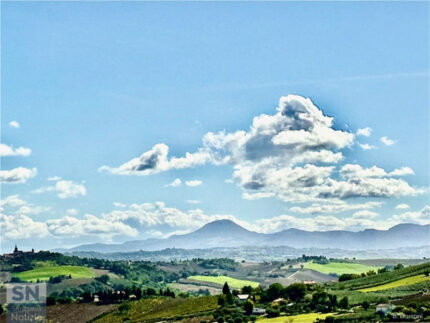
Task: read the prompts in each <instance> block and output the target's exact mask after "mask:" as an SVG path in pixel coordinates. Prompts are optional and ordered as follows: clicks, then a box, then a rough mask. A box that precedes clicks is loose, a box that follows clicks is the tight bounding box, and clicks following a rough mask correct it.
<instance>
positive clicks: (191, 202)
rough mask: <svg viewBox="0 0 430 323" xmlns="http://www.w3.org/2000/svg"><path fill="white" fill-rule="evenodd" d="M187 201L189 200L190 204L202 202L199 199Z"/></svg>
mask: <svg viewBox="0 0 430 323" xmlns="http://www.w3.org/2000/svg"><path fill="white" fill-rule="evenodd" d="M185 202H187V203H188V204H200V203H201V202H200V201H198V200H186V201H185Z"/></svg>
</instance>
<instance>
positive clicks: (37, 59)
mask: <svg viewBox="0 0 430 323" xmlns="http://www.w3.org/2000/svg"><path fill="white" fill-rule="evenodd" d="M428 12H429V11H428V3H426V2H409V3H406V2H405V3H403V2H380V3H350V2H339V3H330V2H318V3H312V2H305V3H299V2H283V3H280V2H271V3H263V2H237V3H227V2H220V3H203V2H169V3H152V2H128V3H121V2H65V3H59V2H40V3H37V2H15V3H13V2H3V3H2V13H1V14H2V21H1V24H2V25H1V27H2V28H1V29H2V35H1V37H2V62H1V63H2V64H1V65H2V66H1V67H2V115H1V116H2V120H1V126H2V131H1V134H2V144H3V145H7V148H6V147H5V146H2V155H3V157H2V170H3V173H2V176H1V177H2V180H3V181H4V183H3V185H2V199H3V202H2V213H3V215H2V222H3V230H4V232H3V241H2V242H3V248H4V249H8V248H10V246H11V245H12V244H14V243H15V242H17V243H19V244H20V245H22V246H23V247H30V246H35V247H36V248H48V247H51V246H52V244H53V243H55V244H58V245H64V246H71V245H75V244H78V243H82V242H92V241H125V240H131V239H136V238H139V239H145V238H148V237H161V236H166V235H168V234H170V233H172V232H187V231H189V230H193V229H195V228H197V227H198V226H200V225H202V224H204V223H205V222H209V221H212V220H214V219H218V218H223V217H229V218H231V219H234V220H235V221H237V222H239V223H241V224H243V225H244V226H247V227H248V228H250V229H255V230H260V231H265V232H269V231H278V230H281V229H285V228H289V227H298V228H303V229H308V230H327V229H350V230H360V229H363V228H367V227H375V228H385V227H387V226H388V225H394V224H396V223H400V222H416V223H421V224H422V223H427V222H429V208H428V206H427V205H428V204H429V195H428V187H429V173H430V172H429V153H430V151H429V108H428V107H429V95H428V88H429V80H428V71H429V61H428V57H429V52H428V48H429V43H428V39H429V34H428V33H429V26H428ZM290 94H293V95H298V96H300V97H286V96H287V95H290ZM281 97H286V98H288V99H286V101H285V102H284V104H285V106H286V109H289V108H288V107H290V105H289V104H293V103H292V102H293V101H294V102H296V103H297V102H299V103H297V104H299V105H300V104H305V103H304V102H305V99H304V98H310V99H311V100H312V102H313V106H314V107H315V108H316V109H317V110H321V111H322V113H323V114H324V115H325V116H330V117H333V118H334V120H333V124H332V125H329V126H328V127H327V129H332V130H333V131H334V132H333V133H332V135H333V138H331V137H330V138H329V139H327V140H328V142H324V143H323V145H324V147H326V148H324V152H331V153H340V154H341V155H342V158H340V159H339V160H337V161H335V162H331V163H328V162H327V161H322V160H317V161H315V160H314V161H312V162H309V161H302V162H299V163H295V162H292V161H291V160H290V159H291V158H292V157H294V156H296V155H294V154H295V153H294V154H293V153H292V152H291V151H288V152H286V150H283V149H284V148H282V149H281V148H279V144H277V145H275V146H276V147H275V148H276V149H278V148H279V149H280V150H276V149H275V148H273V150H270V151H267V152H265V150H264V149H266V148H264V147H257V148H258V149H257V150H258V151H257V153H262V154H266V153H267V155H266V157H267V158H266V159H264V158H260V159H258V160H256V159H253V158H248V157H249V156H248V155H247V156H243V155H240V154H241V152H243V151H242V150H241V149H242V148H244V147H245V146H243V147H241V148H240V147H239V148H237V147H236V146H235V147H236V148H237V150H235V149H236V148H234V149H233V148H231V147H230V148H228V147H227V146H223V147H222V148H219V147H218V148H216V149H215V148H214V147H213V146H211V147H208V146H207V145H206V146H205V144H203V143H202V138H203V137H205V135H206V134H207V133H209V132H212V133H214V134H217V133H219V132H220V131H224V133H223V135H218V136H217V137H216V138H217V140H218V141H223V144H225V145H228V144H227V143H226V142H225V139H226V137H228V135H229V134H231V135H232V136H233V134H235V133H236V132H237V131H240V130H243V131H246V134H244V138H245V137H246V138H248V139H249V138H251V137H252V138H251V139H252V140H254V139H255V140H257V139H256V138H257V137H258V136H259V135H256V136H257V137H253V135H252V133H251V131H250V127H251V125H252V124H253V118H254V117H257V116H260V115H262V114H267V115H271V116H272V117H273V118H275V117H274V116H275V115H276V113H277V110H276V109H277V107H278V105H279V104H280V103H279V101H280V98H281ZM302 97H303V98H302ZM11 121H16V122H17V123H18V125H19V127H16V126H17V125H16V124H12V126H11V125H10V122H11ZM296 121H297V120H296ZM318 122H320V121H318ZM321 122H323V121H321ZM323 123H324V122H323ZM13 125H15V126H13ZM365 128H371V131H370V134H369V131H362V132H361V133H362V135H358V134H357V131H358V129H365ZM324 129H325V128H324ZM324 129H323V130H324ZM327 129H325V130H327ZM281 130H282V129H281ZM284 130H285V129H284ZM296 130H297V129H296ZM302 130H303V129H302ZM305 130H306V131H307V130H309V129H305ZM315 133H316V134H318V132H315ZM363 133H364V135H363ZM347 134H350V136H349V137H347ZM287 135H292V133H289V134H287ZM343 135H345V138H344V139H345V141H344V142H342V143H340V142H335V141H336V140H337V139H336V138H340V137H342V136H343ZM366 135H369V136H366ZM236 136H237V137H239V134H238V133H236ZM382 137H386V138H388V141H387V140H385V142H386V143H391V142H390V140H392V143H393V144H391V145H386V144H384V143H383V142H382V141H381V138H382ZM288 138H290V139H288V140H291V138H292V137H288ZM242 139H243V138H242ZM242 139H238V141H237V142H234V143H233V144H234V145H240V144H239V142H242V141H240V140H242ZM248 139H246V140H248ZM272 139H273V138H272ZM296 139H297V138H296ZM244 140H245V139H244ZM275 140H276V139H275ZM283 140H285V138H283ZM300 140H305V138H300ZM312 140H314V139H312ZM157 144H164V145H166V146H167V147H169V153H168V157H167V159H166V160H165V161H167V162H168V161H169V160H170V158H171V157H184V156H185V154H186V153H187V152H189V153H191V154H192V155H191V157H190V158H191V159H193V158H194V157H195V155H193V154H194V153H195V152H197V151H199V149H200V150H201V151H203V153H204V154H206V155H207V156H206V155H205V156H206V157H205V158H204V159H205V160H204V161H203V162H200V163H199V164H198V165H196V164H192V165H191V166H190V167H183V168H179V167H177V166H175V165H174V163H171V164H169V165H170V166H168V167H167V168H166V167H164V168H163V166H160V165H161V164H160V165H155V166H154V165H152V166H154V167H153V169H152V170H150V171H149V174H143V173H142V172H141V171H140V172H139V171H130V169H127V165H126V166H124V169H126V171H125V172H121V171H118V169H119V167H120V166H121V165H123V164H125V163H127V162H129V161H131V160H132V159H133V158H136V157H139V156H141V155H142V154H143V153H145V152H148V154H149V155H151V154H152V155H151V156H153V157H154V156H156V157H157V156H158V155H156V154H153V152H151V151H152V150H151V149H152V147H154V146H155V145H157ZM212 144H213V143H212ZM212 144H211V145H212ZM230 144H231V143H230ZM233 144H232V145H233ZM284 144H285V143H284ZM360 144H361V145H364V144H368V146H367V148H370V149H363V148H362V147H361V146H360ZM280 145H281V146H282V145H283V144H282V143H281V144H280ZM19 147H24V148H27V150H20V151H19V152H17V151H16V149H17V148H19ZM163 147H164V146H163ZM282 147H285V146H282ZM300 147H301V148H300V149H302V148H303V147H305V148H303V149H304V150H306V149H308V148H309V147H310V146H309V145H308V146H306V145H305V146H300ZM306 147H307V148H306ZM327 147H329V148H327ZM363 147H366V146H363ZM9 148H10V149H15V150H10V149H9ZM248 148H249V147H248ZM248 148H246V147H245V148H244V149H245V150H246V149H248ZM8 149H9V150H8ZM28 149H31V153H29V151H28ZM313 149H314V148H312V149H310V150H312V151H314V150H313ZM318 149H319V148H318ZM11 151H12V152H11ZM306 151H308V150H306ZM236 153H238V154H239V155H240V157H237V156H236ZM247 153H249V150H247ZM254 153H255V151H254ZM302 153H304V152H303V151H301V154H302ZM10 155H17V156H10ZM220 155H222V156H221V157H222V158H226V159H225V160H221V159H220ZM235 156H236V157H237V158H236V157H235ZM297 156H298V155H297ZM297 156H296V157H297ZM300 156H302V155H300ZM338 156H339V155H338ZM302 157H303V156H302ZM191 159H190V160H191ZM227 159H228V161H227ZM269 159H270V162H269ZM142 160H143V159H141V161H140V162H141V163H142ZM193 160H194V159H193ZM143 162H145V161H143ZM161 162H162V161H161ZM308 164H312V165H314V166H315V167H316V168H315V169H313V170H312V172H313V173H312V180H315V181H316V182H315V183H318V184H316V185H314V187H313V188H312V187H311V188H310V189H311V191H310V192H313V193H314V192H316V189H317V188H321V189H327V190H328V189H329V188H330V189H332V188H333V187H332V186H330V187H328V186H327V187H325V185H326V184H327V183H328V182H330V181H331V180H334V181H336V185H343V183H344V182H348V181H349V182H348V183H349V184H350V182H352V181H353V180H354V179H355V180H356V179H357V178H352V177H351V176H352V175H345V172H346V168H344V170H345V172H343V173H342V172H341V169H342V167H344V166H345V165H359V167H360V168H361V170H360V169H359V168H357V166H354V167H353V169H354V172H355V173H354V176H358V177H360V176H362V178H361V177H360V180H363V178H364V182H361V186H362V187H370V186H371V187H373V185H375V187H374V189H375V190H374V191H372V192H369V191H365V190H364V191H360V192H359V193H354V194H351V196H347V195H345V194H346V193H345V194H344V195H339V194H340V193H339V194H337V193H336V194H337V195H336V194H334V193H333V192H332V193H330V194H329V195H330V196H328V195H327V192H326V191H324V192H323V193H324V194H323V193H321V194H320V195H318V197H315V198H313V199H312V198H309V199H308V200H306V201H304V200H303V199H302V197H303V196H301V195H300V194H302V195H303V190H302V188H300V192H298V191H297V190H296V189H294V187H297V182H294V181H291V182H290V181H289V180H288V179H291V178H294V176H295V175H294V174H296V173H294V170H296V171H299V170H300V171H303V172H307V173H306V174H307V175H309V174H308V173H309V172H310V168H306V165H308ZM102 166H107V167H106V168H105V170H104V171H103V170H100V167H102ZM373 166H377V167H378V169H375V168H374V169H373V171H375V172H376V173H377V174H373V175H372V174H371V175H369V173H366V172H363V171H362V170H366V169H371V167H373ZM19 167H22V168H20V169H18V171H16V172H15V173H13V174H12V173H10V172H11V171H12V170H14V169H17V168H19ZM145 167H148V165H146V166H145ZM181 167H182V166H181ZM323 167H333V169H332V170H331V172H330V174H327V172H329V170H327V169H326V168H325V172H326V173H318V175H316V174H315V172H314V171H315V170H321V172H322V171H323V170H324V169H323ZM405 167H407V168H408V169H406V168H405ZM24 169H26V170H24ZM251 169H252V170H251ZM381 169H382V170H384V171H385V174H382V173H381ZM396 169H397V170H402V171H399V172H398V173H397V174H400V173H401V175H393V174H394V173H391V175H390V172H393V171H394V170H396ZM272 171H273V172H272ZM292 172H293V173H292ZM17 174H18V175H17ZM249 174H251V175H252V176H251V177H253V180H254V179H255V178H257V177H258V181H259V182H258V184H259V185H258V186H259V187H258V188H255V187H253V189H251V190H250V189H249V187H251V186H252V185H250V182H247V181H248V180H249V178H248V177H249ZM342 174H343V175H342ZM12 175H14V176H12ZM309 176H310V175H309ZM342 176H343V177H342ZM345 176H346V177H345ZM348 176H349V177H348ZM53 177H58V178H53ZM48 178H50V179H51V180H48ZM60 178H61V179H60ZM175 179H180V180H181V183H182V184H181V185H179V186H177V187H171V186H170V187H166V185H168V184H169V183H172V182H173V181H174V180H175ZM375 179H376V181H379V182H378V183H376V182H374V181H375ZM196 180H197V181H201V185H198V186H188V185H187V184H186V182H187V181H196ZM226 180H227V182H226ZM229 181H230V183H229ZM321 181H322V182H321ZM368 181H373V182H368ZM177 183H178V181H177ZM315 183H314V184H315ZM339 183H340V184H339ZM375 183H376V184H375ZM188 184H190V183H188ZM191 184H193V182H191ZM194 184H198V182H194ZM251 184H252V183H251ZM327 185H328V184H327ZM345 185H346V184H345ZM378 185H379V186H378ZM254 186H255V185H254ZM356 189H358V188H356ZM376 191H377V192H376ZM299 193H300V194H299ZM256 194H257V195H256ZM258 194H259V195H258ZM342 194H343V193H342ZM299 195H300V196H299ZM305 195H306V194H305ZM308 195H309V194H308ZM322 195H324V196H325V198H324V199H322V198H321V196H322ZM263 196H265V197H264V198H261V197H263ZM257 197H260V198H257ZM158 202H160V203H158ZM113 203H116V205H113ZM369 203H370V204H369ZM403 204H405V205H403ZM324 205H325V206H327V205H328V206H330V207H327V209H326V210H325V211H323V212H320V210H321V207H322V206H324ZM351 205H353V206H352V207H351ZM399 205H402V206H401V207H398V206H399ZM310 206H312V207H313V208H314V209H313V210H311V209H310V208H309V207H310ZM396 207H398V208H396ZM298 208H301V209H298ZM306 208H307V209H306ZM336 208H337V209H336ZM339 210H342V211H339ZM360 212H361V213H360ZM354 214H355V215H354ZM346 219H349V220H346ZM348 221H349V222H348ZM24 228H27V229H24Z"/></svg>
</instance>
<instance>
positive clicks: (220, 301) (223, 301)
mask: <svg viewBox="0 0 430 323" xmlns="http://www.w3.org/2000/svg"><path fill="white" fill-rule="evenodd" d="M225 304H227V298H226V296H225V295H219V296H218V305H219V306H221V307H223V306H225Z"/></svg>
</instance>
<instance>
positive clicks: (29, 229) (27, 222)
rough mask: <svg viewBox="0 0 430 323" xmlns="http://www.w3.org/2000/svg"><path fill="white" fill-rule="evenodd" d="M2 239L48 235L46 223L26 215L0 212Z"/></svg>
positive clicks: (33, 237) (32, 237)
mask: <svg viewBox="0 0 430 323" xmlns="http://www.w3.org/2000/svg"><path fill="white" fill-rule="evenodd" d="M0 226H1V228H2V239H9V240H17V239H30V238H31V239H36V238H43V237H46V236H49V231H48V228H47V226H46V223H43V222H38V221H34V220H33V219H32V218H30V217H29V216H27V215H23V214H21V215H5V214H0Z"/></svg>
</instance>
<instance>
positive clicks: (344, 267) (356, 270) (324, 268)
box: [304, 261, 378, 275]
mask: <svg viewBox="0 0 430 323" xmlns="http://www.w3.org/2000/svg"><path fill="white" fill-rule="evenodd" d="M304 268H306V269H312V270H315V271H319V272H320V273H323V274H336V275H342V274H361V273H364V272H368V271H369V270H377V269H378V267H374V266H369V265H363V264H358V263H350V262H329V263H328V264H317V263H315V262H311V261H310V262H307V263H305V264H304Z"/></svg>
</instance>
